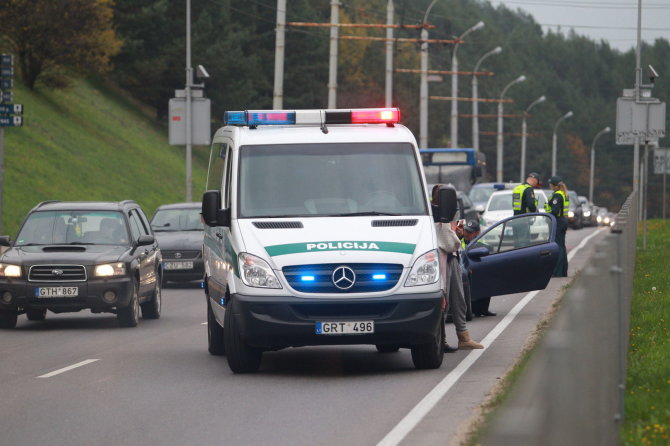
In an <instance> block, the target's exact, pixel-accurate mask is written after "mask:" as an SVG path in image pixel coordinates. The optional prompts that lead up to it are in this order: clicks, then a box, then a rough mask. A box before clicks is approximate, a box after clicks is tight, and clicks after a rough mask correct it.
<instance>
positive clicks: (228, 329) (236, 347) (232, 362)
mask: <svg viewBox="0 0 670 446" xmlns="http://www.w3.org/2000/svg"><path fill="white" fill-rule="evenodd" d="M233 306H234V305H233V301H232V300H231V301H229V302H228V307H227V308H226V316H225V318H224V320H223V333H224V334H223V341H224V345H225V347H226V356H227V357H228V367H230V370H232V371H233V373H250V372H255V371H257V370H258V368H259V367H260V365H261V359H262V357H263V352H262V351H261V350H258V349H255V348H251V347H249V346H248V345H247V344H246V343H245V342H244V340H243V339H242V336H240V332H239V330H238V329H237V325H236V324H235V317H234V316H233Z"/></svg>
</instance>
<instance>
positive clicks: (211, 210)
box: [202, 190, 230, 226]
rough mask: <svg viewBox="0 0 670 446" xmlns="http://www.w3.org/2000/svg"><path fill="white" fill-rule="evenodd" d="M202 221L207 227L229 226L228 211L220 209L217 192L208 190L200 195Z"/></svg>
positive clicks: (219, 196) (219, 195)
mask: <svg viewBox="0 0 670 446" xmlns="http://www.w3.org/2000/svg"><path fill="white" fill-rule="evenodd" d="M202 219H203V220H204V221H205V224H206V225H207V226H230V209H221V193H220V192H219V191H218V190H208V191H207V192H205V193H204V194H203V195H202Z"/></svg>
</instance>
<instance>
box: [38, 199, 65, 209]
mask: <svg viewBox="0 0 670 446" xmlns="http://www.w3.org/2000/svg"><path fill="white" fill-rule="evenodd" d="M59 202H60V200H45V201H42V202H41V203H38V204H37V206H35V209H38V208H41V207H42V206H44V205H45V204H49V203H59Z"/></svg>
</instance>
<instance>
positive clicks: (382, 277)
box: [372, 274, 386, 280]
mask: <svg viewBox="0 0 670 446" xmlns="http://www.w3.org/2000/svg"><path fill="white" fill-rule="evenodd" d="M372 280H386V274H373V275H372Z"/></svg>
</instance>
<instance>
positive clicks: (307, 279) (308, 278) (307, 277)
mask: <svg viewBox="0 0 670 446" xmlns="http://www.w3.org/2000/svg"><path fill="white" fill-rule="evenodd" d="M300 280H302V281H303V282H314V280H316V278H315V277H314V276H312V275H305V276H300Z"/></svg>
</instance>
